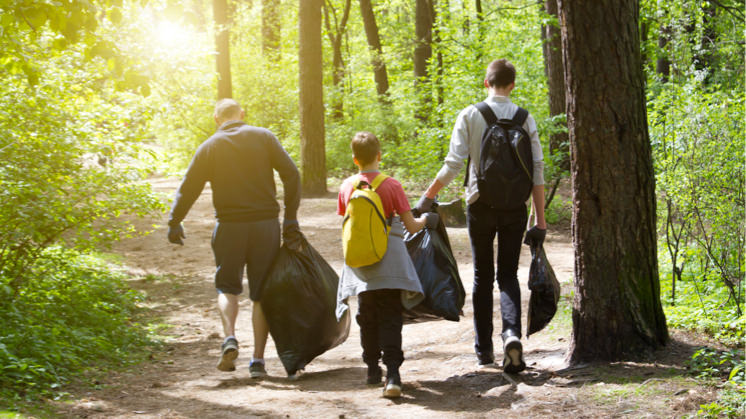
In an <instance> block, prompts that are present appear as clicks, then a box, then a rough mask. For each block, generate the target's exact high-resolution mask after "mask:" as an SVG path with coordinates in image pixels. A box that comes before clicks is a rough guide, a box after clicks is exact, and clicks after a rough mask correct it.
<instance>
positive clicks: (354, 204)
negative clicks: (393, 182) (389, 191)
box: [342, 174, 391, 268]
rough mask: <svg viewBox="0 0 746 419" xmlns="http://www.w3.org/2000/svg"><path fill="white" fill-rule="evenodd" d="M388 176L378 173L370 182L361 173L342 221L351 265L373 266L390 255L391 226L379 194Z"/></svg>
mask: <svg viewBox="0 0 746 419" xmlns="http://www.w3.org/2000/svg"><path fill="white" fill-rule="evenodd" d="M386 178H388V176H386V175H384V174H378V176H376V178H375V179H373V182H371V183H370V184H368V182H366V181H364V180H363V179H362V177H360V176H358V178H357V181H355V189H354V190H353V192H352V195H351V196H350V202H348V203H347V210H346V211H345V217H344V220H343V221H342V246H343V250H344V256H345V264H346V265H347V266H349V267H352V268H357V267H360V266H367V265H372V264H374V263H376V262H378V261H380V260H381V259H383V255H384V254H386V247H387V246H388V240H389V231H390V230H391V228H390V227H389V224H388V223H387V222H386V216H385V215H384V212H383V205H382V204H381V197H380V196H378V194H377V193H376V189H377V188H378V186H379V185H380V184H381V183H383V181H384V180H386ZM364 186H368V187H367V188H364Z"/></svg>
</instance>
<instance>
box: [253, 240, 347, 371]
mask: <svg viewBox="0 0 746 419" xmlns="http://www.w3.org/2000/svg"><path fill="white" fill-rule="evenodd" d="M338 286H339V276H337V273H336V272H335V271H334V269H332V267H331V266H329V264H328V263H327V262H326V261H325V260H324V259H323V258H322V257H321V255H320V254H319V253H318V252H317V251H316V250H315V249H314V248H313V247H311V245H310V244H309V243H308V241H307V240H306V238H305V237H303V239H302V240H301V247H300V250H299V251H294V250H290V249H288V248H287V247H285V246H284V245H283V246H282V247H281V248H280V251H279V253H278V254H277V257H276V258H275V261H274V263H273V264H272V268H270V272H269V274H268V276H267V280H266V282H265V284H264V289H263V290H262V297H261V302H262V308H263V310H264V315H265V317H266V318H267V322H268V323H269V333H270V334H271V335H272V340H273V341H274V342H275V347H276V348H277V354H278V355H279V357H280V360H281V361H282V365H283V366H284V367H285V371H287V373H288V375H292V374H295V372H297V371H298V370H301V369H303V368H304V367H305V366H306V365H307V364H308V363H309V362H311V360H312V359H314V358H315V357H317V356H319V355H321V354H322V353H324V352H326V351H327V350H329V349H331V348H333V347H335V346H337V345H339V344H341V343H342V342H344V341H345V339H347V335H348V334H349V332H350V315H349V310H348V311H347V312H345V314H344V316H342V318H341V319H340V320H339V321H337V317H336V314H335V310H336V308H337V287H338Z"/></svg>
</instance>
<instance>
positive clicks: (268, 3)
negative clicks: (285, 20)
mask: <svg viewBox="0 0 746 419" xmlns="http://www.w3.org/2000/svg"><path fill="white" fill-rule="evenodd" d="M279 9H280V2H279V0H262V54H264V56H265V57H267V58H268V59H269V60H270V61H273V62H276V61H277V60H278V59H279V58H280V10H279Z"/></svg>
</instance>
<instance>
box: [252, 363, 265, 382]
mask: <svg viewBox="0 0 746 419" xmlns="http://www.w3.org/2000/svg"><path fill="white" fill-rule="evenodd" d="M249 375H250V376H251V378H263V377H266V376H267V370H266V369H264V362H261V361H252V362H251V363H250V364H249Z"/></svg>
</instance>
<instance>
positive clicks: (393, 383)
mask: <svg viewBox="0 0 746 419" xmlns="http://www.w3.org/2000/svg"><path fill="white" fill-rule="evenodd" d="M383 397H386V398H387V399H396V398H399V397H401V377H400V376H399V373H398V372H395V373H392V374H387V375H386V385H385V386H384V387H383Z"/></svg>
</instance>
